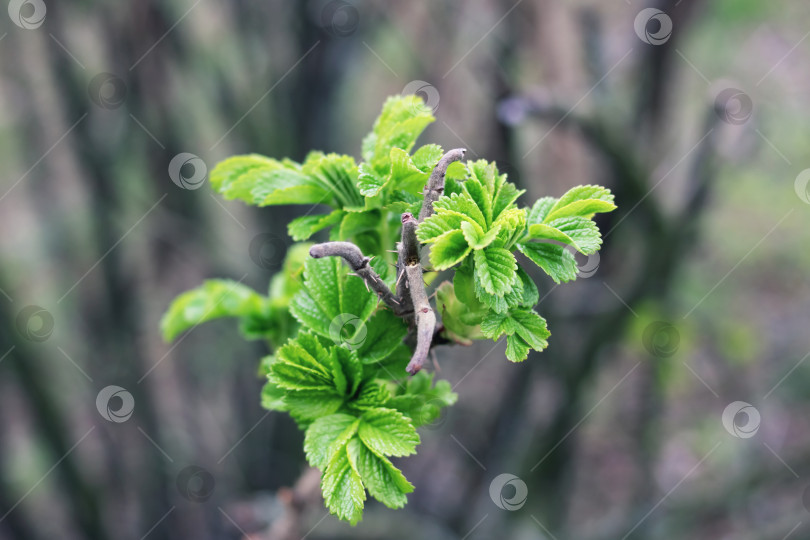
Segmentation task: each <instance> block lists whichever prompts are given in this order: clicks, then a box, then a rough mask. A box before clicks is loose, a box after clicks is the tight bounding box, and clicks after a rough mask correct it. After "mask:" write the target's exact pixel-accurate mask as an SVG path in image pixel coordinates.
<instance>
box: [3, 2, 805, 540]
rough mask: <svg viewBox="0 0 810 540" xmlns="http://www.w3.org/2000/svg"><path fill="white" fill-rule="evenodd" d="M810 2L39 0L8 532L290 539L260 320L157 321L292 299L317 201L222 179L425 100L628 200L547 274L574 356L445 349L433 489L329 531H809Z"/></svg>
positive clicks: (310, 533) (344, 145) (284, 450)
mask: <svg viewBox="0 0 810 540" xmlns="http://www.w3.org/2000/svg"><path fill="white" fill-rule="evenodd" d="M809 23H810V4H808V3H806V2H802V1H799V0H793V1H787V0H783V1H781V2H761V1H758V0H661V1H657V2H654V3H651V4H647V3H644V2H642V1H640V0H610V1H609V2H604V1H601V2H600V1H596V0H565V1H564V0H508V1H500V0H475V1H470V2H460V1H447V2H422V1H419V2H381V1H376V0H358V1H352V2H349V1H343V0H328V1H317V0H311V1H300V2H280V1H276V0H269V1H266V2H249V1H246V0H231V1H228V2H225V1H215V0H138V1H127V2H110V1H101V0H82V1H75V2H55V1H52V0H11V1H10V2H8V16H6V14H5V13H2V12H0V73H1V74H2V80H0V103H2V106H1V107H0V232H1V234H0V261H1V263H0V321H2V323H0V434H1V435H0V538H2V539H44V538H65V539H85V538H87V539H113V538H115V539H141V540H143V539H147V538H148V539H150V540H158V539H170V538H172V539H174V538H194V539H236V538H254V539H270V538H280V536H278V535H277V534H276V533H274V532H273V525H274V523H278V522H279V520H281V519H284V518H285V512H286V513H289V504H285V503H284V501H285V500H286V501H288V502H289V494H290V492H289V491H285V490H283V489H281V488H283V487H284V486H290V485H293V484H295V482H296V481H297V479H298V478H299V476H300V475H301V473H302V472H303V471H304V470H305V469H306V464H305V462H304V459H303V452H302V440H303V437H302V434H301V433H300V432H299V431H298V430H297V429H296V427H295V425H294V423H293V422H292V421H291V420H290V419H289V418H288V417H287V416H285V415H282V414H277V413H268V412H267V411H264V410H262V408H261V407H260V404H259V393H260V389H261V386H262V381H261V379H260V378H259V377H257V374H256V372H257V365H258V360H259V358H260V357H261V356H262V355H264V354H266V350H264V349H263V347H262V346H261V344H258V343H250V342H245V341H243V340H242V339H241V338H240V337H239V336H238V334H237V331H236V325H235V323H233V322H232V321H227V322H216V323H210V324H207V325H205V326H203V327H202V328H199V329H195V330H193V331H191V332H189V333H187V334H186V335H185V337H183V338H182V339H181V340H178V341H177V342H176V343H175V344H172V345H167V344H165V343H163V342H162V340H161V338H160V335H159V331H158V323H159V319H160V316H161V315H162V313H163V312H164V311H165V309H166V308H167V306H168V304H169V302H170V300H171V299H172V298H173V297H174V296H175V295H177V294H179V293H180V292H182V291H185V290H187V289H190V288H192V287H195V286H197V285H198V284H199V283H200V282H201V281H202V280H203V279H205V278H211V277H220V278H232V279H234V280H240V279H243V281H244V283H246V284H248V285H251V286H253V287H255V288H256V289H258V290H265V288H266V287H267V283H268V280H269V278H270V277H271V276H272V275H273V273H274V272H275V271H276V270H277V269H278V267H279V265H280V263H281V260H282V258H283V255H284V253H285V251H286V249H287V248H288V247H289V245H290V240H289V239H288V237H287V235H286V223H287V221H288V220H290V219H291V218H293V217H295V216H297V215H302V214H303V213H304V212H306V211H307V210H308V209H305V208H300V207H281V208H274V209H272V210H270V209H263V210H259V209H254V208H248V207H246V206H244V205H242V204H240V203H231V202H224V201H222V200H221V199H220V198H218V197H214V196H213V193H212V191H211V190H210V188H209V186H208V185H207V181H206V176H205V175H206V173H207V171H208V170H210V169H211V168H212V167H213V166H214V164H216V163H217V162H218V161H219V160H221V159H223V158H225V157H227V156H229V155H232V154H235V153H247V152H258V153H263V154H266V155H269V156H273V157H277V158H280V157H283V156H289V157H291V158H293V159H295V160H301V159H302V158H303V157H304V156H305V154H306V152H307V151H308V150H310V149H321V150H325V151H337V152H344V153H349V154H352V155H355V156H358V155H359V150H360V140H361V138H362V136H363V134H364V133H365V132H366V131H367V130H369V129H370V127H371V123H372V121H373V119H374V118H375V116H376V115H377V113H378V112H379V109H380V107H381V105H382V102H383V100H384V98H385V97H386V96H388V95H392V94H398V93H403V92H404V93H418V94H420V95H422V96H423V97H424V98H425V100H426V102H427V103H428V105H430V106H431V107H432V108H433V109H434V110H435V115H436V116H437V122H436V123H435V124H433V125H432V126H431V127H430V128H428V130H427V132H426V134H425V135H424V136H423V137H422V139H421V141H422V142H423V143H424V142H437V143H440V144H441V145H442V146H443V147H444V148H453V147H458V146H463V147H466V148H467V149H468V156H469V157H472V158H486V159H488V160H493V161H496V162H497V163H498V165H499V168H500V170H501V171H502V172H507V173H508V174H509V177H510V179H511V180H513V181H515V182H516V183H518V184H519V185H520V186H521V187H523V188H525V189H527V190H528V194H527V195H526V196H525V199H523V201H522V202H523V203H524V204H526V203H527V201H533V200H534V199H536V198H537V197H539V196H544V195H554V196H560V195H561V194H562V193H564V192H565V191H566V189H567V188H569V187H571V186H573V185H576V184H585V183H601V184H605V185H607V186H609V187H611V188H612V189H613V190H614V192H615V193H616V196H617V204H618V206H619V210H618V211H616V212H614V213H612V214H609V215H607V216H604V217H601V218H599V219H600V221H599V224H600V226H601V227H602V230H603V234H604V236H605V243H604V245H603V247H602V250H601V252H600V253H599V254H598V256H592V257H590V258H589V259H587V260H585V259H583V260H582V261H580V279H578V280H577V281H576V282H575V283H573V284H569V285H566V286H564V287H556V286H554V283H553V282H551V280H549V279H547V278H546V277H545V276H540V275H536V276H534V277H535V278H537V280H539V283H540V287H541V297H542V298H543V300H542V302H541V304H540V305H539V306H538V311H539V312H540V313H541V314H542V315H544V316H545V317H546V318H547V319H548V320H549V327H550V328H551V330H552V333H553V336H552V338H551V340H550V347H549V348H548V349H547V350H546V351H545V352H543V353H542V354H536V353H533V354H532V356H531V357H530V358H529V359H528V360H527V361H526V362H524V363H522V364H511V363H509V362H508V361H506V359H505V357H504V354H503V344H499V345H496V346H495V347H494V348H493V343H492V342H480V343H477V344H476V345H475V346H473V347H471V348H453V347H443V348H440V349H437V353H438V359H439V360H438V364H439V366H440V369H441V373H440V377H442V378H446V379H448V380H449V381H450V382H451V384H452V385H453V387H454V389H455V391H456V392H458V394H459V396H460V399H459V402H458V404H457V405H456V406H454V407H452V408H451V409H450V410H449V411H448V412H447V413H446V414H445V415H444V416H443V417H442V418H441V419H440V420H438V421H437V422H435V423H434V424H432V425H430V426H427V427H425V428H423V429H422V430H421V433H422V440H423V444H422V445H421V447H420V448H419V453H418V455H416V456H414V457H411V458H408V459H405V460H400V461H399V465H400V466H401V467H403V469H404V471H405V474H406V476H407V477H408V478H409V479H410V480H411V481H412V482H413V483H414V484H415V485H416V491H415V492H414V493H413V494H412V495H410V496H409V500H410V502H409V504H408V505H407V507H406V508H405V509H404V510H401V511H393V510H388V509H386V508H384V507H382V506H381V505H379V504H377V503H371V504H368V506H367V510H366V513H365V519H364V521H363V522H362V523H361V524H360V525H359V526H358V527H356V528H354V529H352V528H350V527H349V526H347V525H345V524H343V523H340V522H338V521H337V520H336V519H335V518H334V517H332V516H330V515H328V512H327V511H326V510H325V509H324V507H323V505H322V502H321V501H320V500H317V501H315V502H314V503H310V504H306V505H302V506H301V507H300V508H299V509H298V510H299V514H300V515H298V516H297V517H296V519H298V520H299V522H300V523H299V526H300V530H301V531H303V533H302V534H301V535H300V536H298V537H299V538H300V537H306V538H308V539H310V540H316V539H327V538H360V539H365V538H367V539H376V538H380V539H382V538H390V539H398V538H427V539H448V540H450V539H459V540H461V539H475V538H493V537H499V538H516V539H551V540H564V539H573V538H575V539H579V540H603V539H604V540H608V539H622V540H627V539H682V538H690V539H713V540H716V539H734V540H749V539H750V540H759V539H762V540H765V539H769V540H771V539H777V540H778V539H782V540H784V539H787V538H796V539H799V538H808V537H810V393H808V391H807V388H808V387H810V361H807V358H808V355H810V336H808V328H810V309H808V298H810V284H808V280H807V279H806V275H807V272H808V270H810V250H808V249H807V246H808V243H809V242H810V227H808V224H810V189H808V184H809V183H810V171H807V170H806V169H807V168H808V167H810V157H808V150H807V149H808V147H810V146H809V145H810V135H808V131H807V128H806V126H807V125H808V124H809V123H810V69H808V67H809V66H810V63H809V62H810V40H807V39H806V38H807V37H808V35H810V33H808V32H807V28H808V24H809ZM178 155H182V157H181V158H178V159H179V162H175V163H186V166H185V168H184V169H183V173H182V175H181V174H178V173H177V168H170V164H171V163H172V161H173V159H175V158H176V157H177V156H178ZM170 169H171V170H170ZM181 180H183V181H181ZM197 188H201V189H197ZM109 387H112V388H109ZM110 403H114V405H109V404H110ZM108 405H109V406H108ZM133 407H134V410H133ZM111 410H112V411H123V412H121V413H120V415H119V416H115V415H111V413H110V412H109V411H111ZM503 475H507V476H503ZM287 517H289V516H287ZM285 540H286V539H285Z"/></svg>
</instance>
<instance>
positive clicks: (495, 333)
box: [481, 309, 551, 361]
mask: <svg viewBox="0 0 810 540" xmlns="http://www.w3.org/2000/svg"><path fill="white" fill-rule="evenodd" d="M481 332H482V333H483V334H484V335H485V336H486V337H488V338H491V339H498V337H500V336H502V335H503V334H506V335H507V336H514V335H517V336H518V337H520V339H522V340H523V341H524V342H525V344H526V345H528V346H529V347H531V348H532V349H534V350H536V351H542V350H543V349H545V348H546V347H547V346H548V341H547V339H548V337H549V336H550V335H551V333H550V332H549V331H548V328H547V327H546V321H545V319H543V318H542V317H541V316H540V315H538V314H537V313H535V312H534V311H530V310H525V309H513V310H510V311H509V313H508V314H503V313H490V314H489V315H488V316H487V317H486V318H485V319H484V321H483V322H482V323H481ZM509 347H510V344H509V343H508V342H507V348H509ZM511 347H512V351H511V353H510V354H511V356H512V357H521V359H524V358H525V356H523V355H522V354H521V352H522V350H523V346H522V344H521V343H520V342H519V341H518V340H513V341H512V344H511ZM527 354H528V353H527ZM507 357H509V355H507ZM512 357H509V359H510V360H512V361H515V360H513V359H512Z"/></svg>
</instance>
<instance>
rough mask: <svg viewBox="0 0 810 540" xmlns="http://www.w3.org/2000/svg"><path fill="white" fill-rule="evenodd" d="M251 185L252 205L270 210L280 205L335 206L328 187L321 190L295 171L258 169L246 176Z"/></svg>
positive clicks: (309, 178)
mask: <svg viewBox="0 0 810 540" xmlns="http://www.w3.org/2000/svg"><path fill="white" fill-rule="evenodd" d="M244 181H245V182H246V183H248V182H249V183H251V184H252V186H253V187H252V188H251V189H250V196H251V199H252V202H253V204H256V205H258V206H271V205H278V204H328V205H333V202H332V200H333V196H332V193H331V192H330V191H329V189H328V187H327V186H321V185H319V184H318V183H317V182H315V181H314V180H313V179H312V178H311V177H310V176H309V175H306V174H304V173H302V172H300V171H297V170H293V169H286V168H285V169H275V170H261V169H256V170H253V171H251V172H250V173H248V174H247V175H246V176H245V179H244Z"/></svg>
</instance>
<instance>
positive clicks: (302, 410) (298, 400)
mask: <svg viewBox="0 0 810 540" xmlns="http://www.w3.org/2000/svg"><path fill="white" fill-rule="evenodd" d="M284 403H285V405H286V407H287V410H289V412H290V416H292V417H293V418H294V419H295V420H296V421H297V422H298V423H299V425H301V427H306V425H307V424H308V423H310V422H312V421H313V420H316V419H318V418H320V417H322V416H327V415H330V414H332V413H336V412H338V410H340V408H341V407H343V403H344V402H343V396H340V395H337V394H334V393H326V392H324V391H323V390H299V391H288V392H287V393H286V394H285V395H284Z"/></svg>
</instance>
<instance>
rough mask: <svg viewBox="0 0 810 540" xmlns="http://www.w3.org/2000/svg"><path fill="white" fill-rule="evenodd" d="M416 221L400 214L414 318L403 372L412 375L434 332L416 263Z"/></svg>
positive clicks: (432, 316)
mask: <svg viewBox="0 0 810 540" xmlns="http://www.w3.org/2000/svg"><path fill="white" fill-rule="evenodd" d="M417 224H418V223H417V221H416V219H415V218H414V217H413V215H412V214H409V213H407V212H406V213H405V214H402V243H401V245H400V250H399V253H400V263H401V269H402V271H403V272H405V278H406V279H407V283H406V286H407V288H408V292H409V294H408V296H409V297H410V299H411V303H412V304H413V318H412V320H411V321H409V322H410V326H411V330H410V332H409V333H408V338H409V340H413V339H414V338H415V339H416V346H415V348H414V351H413V356H412V357H411V361H410V363H409V364H408V367H407V368H405V370H406V371H407V372H408V373H410V374H411V375H413V374H415V373H417V372H418V371H419V370H420V369H422V366H423V365H424V363H425V360H426V359H427V355H428V353H429V352H430V346H431V344H432V342H433V333H434V332H435V330H436V313H435V312H434V311H433V308H432V307H430V299H429V298H428V296H427V292H426V291H425V282H424V280H423V278H422V265H421V264H420V262H419V241H418V240H417V239H416V225H417Z"/></svg>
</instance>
